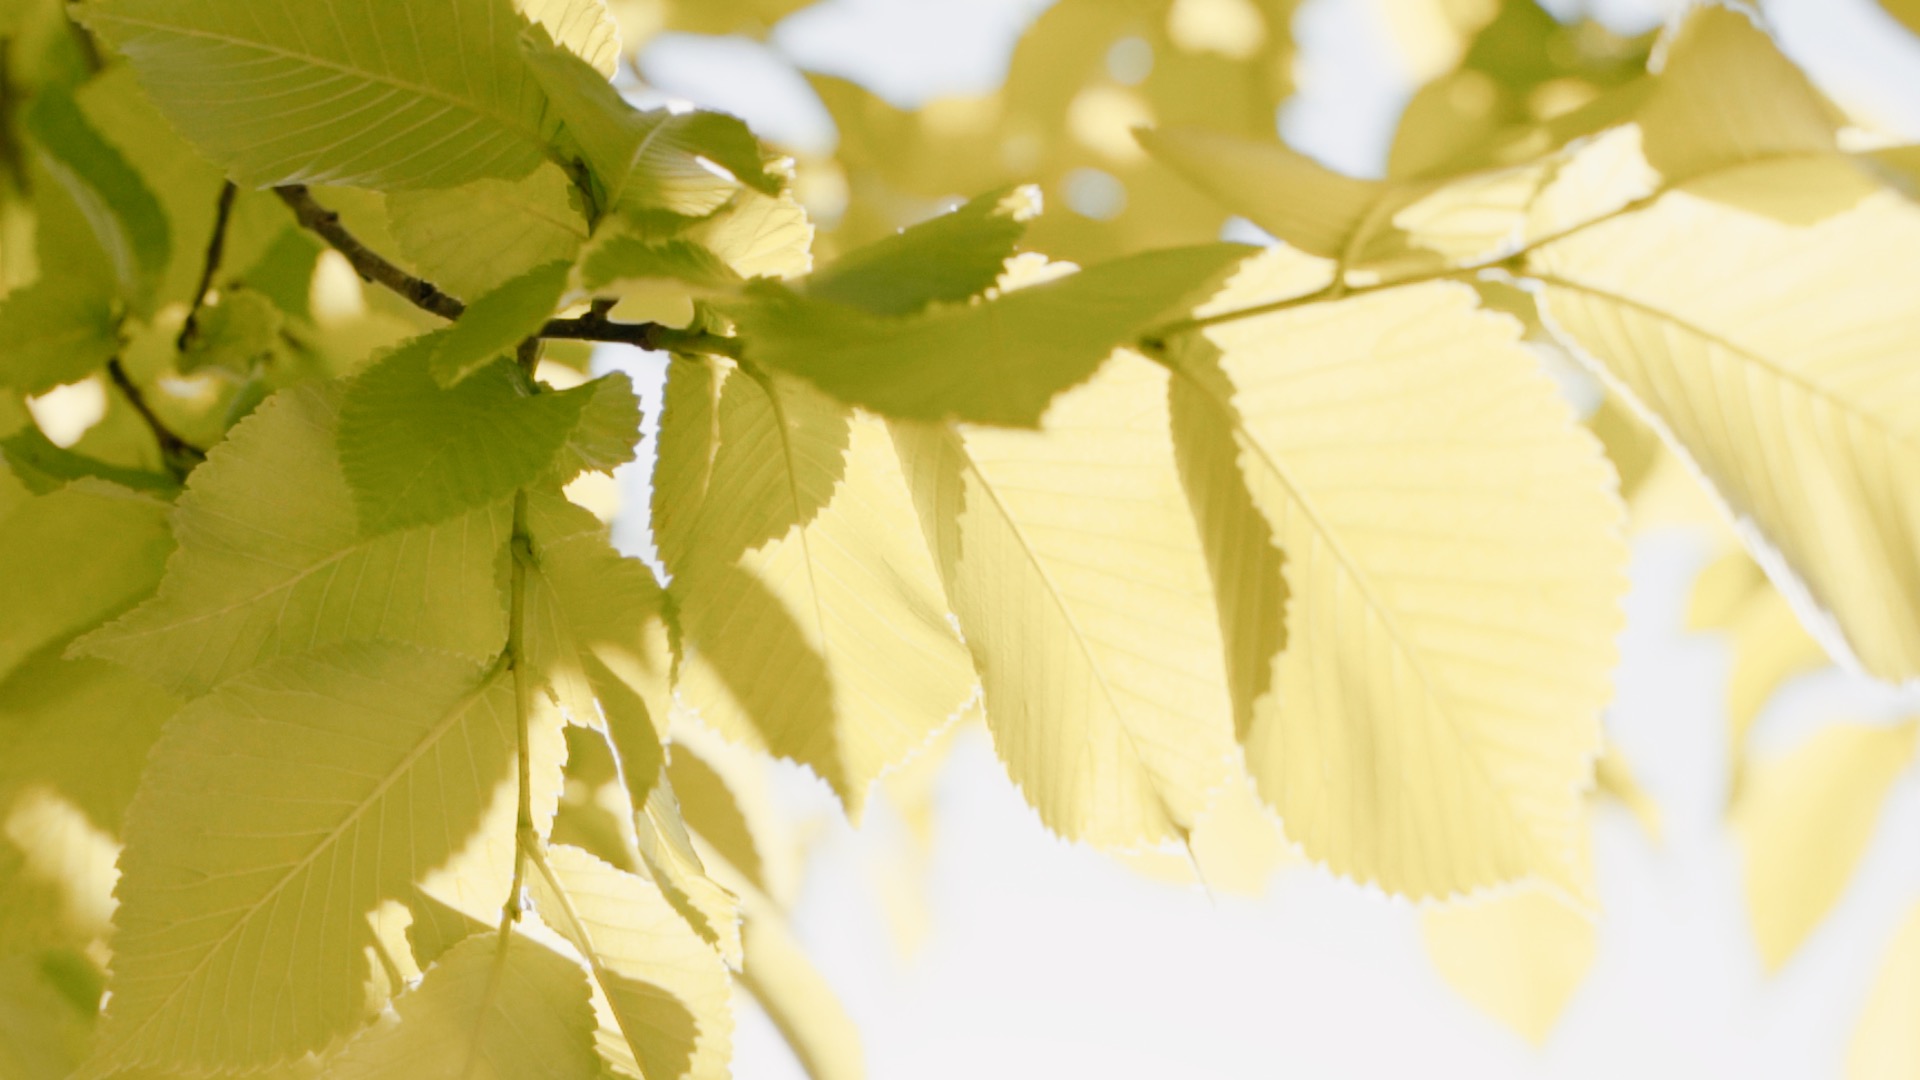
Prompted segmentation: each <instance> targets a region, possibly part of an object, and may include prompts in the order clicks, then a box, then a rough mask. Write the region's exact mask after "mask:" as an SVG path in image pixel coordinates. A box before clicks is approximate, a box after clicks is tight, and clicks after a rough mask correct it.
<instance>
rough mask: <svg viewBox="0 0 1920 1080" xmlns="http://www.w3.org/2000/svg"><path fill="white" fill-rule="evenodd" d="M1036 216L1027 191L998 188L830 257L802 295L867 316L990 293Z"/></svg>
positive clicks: (1034, 200) (1036, 202) (1034, 194)
mask: <svg viewBox="0 0 1920 1080" xmlns="http://www.w3.org/2000/svg"><path fill="white" fill-rule="evenodd" d="M1039 212H1040V193H1039V191H1038V190H1037V189H1035V188H1032V187H1020V188H1003V189H1001V190H999V191H995V192H991V193H989V194H986V195H982V196H980V197H979V198H976V199H974V200H972V201H971V202H968V203H966V204H965V205H963V206H961V207H959V208H958V209H956V210H953V211H951V212H949V213H945V214H940V215H938V216H936V217H932V218H929V219H927V220H926V221H923V222H921V223H920V224H918V225H915V226H913V227H912V228H909V229H903V230H902V231H900V232H898V233H895V234H894V235H892V236H889V237H887V238H886V239H884V240H880V241H878V242H876V243H872V244H868V245H867V246H865V247H863V248H859V249H857V250H854V251H851V252H849V253H847V254H846V255H843V256H841V257H840V258H839V259H836V260H835V261H834V262H833V264H832V265H831V266H828V267H827V268H826V269H824V270H821V271H820V272H819V273H816V274H814V275H813V276H812V277H809V278H808V279H807V280H806V282H805V284H804V285H803V286H802V290H803V291H804V292H805V293H806V295H807V296H809V297H811V298H813V299H815V300H824V301H826V302H828V303H833V304H841V305H844V306H846V307H851V308H858V309H860V310H862V311H865V312H868V313H870V314H874V315H885V316H901V315H912V314H914V313H915V312H917V311H921V310H923V309H925V308H926V307H927V306H928V305H929V304H935V303H943V302H944V303H957V302H960V301H964V300H967V299H969V298H971V297H974V296H977V295H979V294H980V293H983V292H985V291H987V290H988V289H989V288H992V287H993V285H994V283H995V282H996V281H998V280H999V278H1000V275H1001V273H1002V272H1003V271H1004V270H1005V269H1006V263H1007V260H1008V259H1009V258H1012V257H1013V253H1014V249H1015V246H1016V245H1017V244H1018V243H1019V242H1020V238H1021V237H1022V236H1023V235H1025V234H1026V231H1027V228H1026V223H1027V221H1028V220H1030V219H1031V218H1033V217H1034V216H1035V215H1036V214H1038V213H1039Z"/></svg>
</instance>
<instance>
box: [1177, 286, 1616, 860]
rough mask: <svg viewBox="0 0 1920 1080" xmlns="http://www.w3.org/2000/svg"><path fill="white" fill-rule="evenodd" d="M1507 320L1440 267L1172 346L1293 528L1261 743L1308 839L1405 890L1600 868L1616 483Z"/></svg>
mask: <svg viewBox="0 0 1920 1080" xmlns="http://www.w3.org/2000/svg"><path fill="white" fill-rule="evenodd" d="M1290 272H1292V271H1290V270H1289V268H1288V267H1287V265H1286V263H1285V262H1284V261H1282V262H1280V263H1278V264H1268V265H1267V267H1266V273H1267V274H1268V275H1277V276H1283V277H1284V276H1286V275H1287V274H1288V273H1290ZM1266 290H1267V286H1266V285H1265V283H1264V282H1263V281H1262V280H1261V279H1260V277H1258V276H1253V277H1252V279H1251V280H1249V281H1246V282H1242V283H1237V284H1236V286H1235V287H1234V288H1232V289H1230V290H1229V293H1228V295H1227V296H1224V297H1222V298H1220V299H1218V300H1216V301H1215V305H1216V306H1217V307H1221V308H1226V307H1229V306H1232V307H1237V306H1238V305H1239V303H1240V299H1241V298H1240V297H1238V296H1236V295H1234V294H1235V293H1237V292H1241V291H1246V292H1253V293H1262V292H1264V291H1266ZM1516 331H1517V328H1516V326H1515V325H1514V324H1513V323H1512V322H1511V320H1508V319H1505V318H1502V317H1498V316H1492V315H1487V314H1484V313H1479V312H1476V311H1475V310H1474V294H1473V292H1472V291H1471V290H1470V289H1467V288H1465V287H1463V286H1457V285H1451V284H1445V283H1436V284H1426V285H1416V286H1410V287H1407V288H1402V289H1391V290H1385V291H1382V292H1379V293H1375V294H1372V295H1368V296H1362V297H1355V298H1352V299H1349V300H1345V301H1341V302H1337V303H1323V304H1315V305H1311V306H1306V307H1300V308H1295V309H1293V310H1288V311H1281V312H1277V313H1273V314H1268V315H1264V316H1260V317H1256V318H1248V319H1242V320H1238V321H1233V322H1226V323H1222V324H1219V325H1217V326H1214V327H1212V328H1210V329H1208V330H1206V331H1205V337H1206V339H1207V340H1206V341H1200V340H1195V341H1194V342H1192V344H1191V347H1189V348H1187V349H1185V350H1183V352H1182V353H1181V355H1180V356H1179V358H1178V365H1179V370H1180V372H1181V377H1182V379H1183V380H1184V381H1186V382H1188V383H1189V384H1190V385H1191V386H1192V387H1193V389H1194V390H1196V391H1197V392H1199V393H1200V394H1202V395H1204V397H1205V399H1206V401H1205V404H1206V405H1207V406H1208V407H1209V408H1210V409H1211V411H1212V413H1213V416H1214V421H1213V423H1214V426H1215V427H1217V428H1220V429H1223V430H1229V431H1231V432H1232V433H1233V438H1234V440H1235V441H1236V442H1237V443H1238V445H1239V465H1240V469H1241V472H1242V473H1243V475H1244V477H1245V482H1246V484H1247V486H1248V488H1249V490H1250V491H1251V494H1252V497H1253V501H1254V503H1255V505H1257V506H1258V507H1259V508H1260V510H1261V511H1262V513H1263V514H1264V516H1265V518H1266V520H1267V522H1268V523H1269V524H1270V526H1271V528H1272V530H1273V537H1274V540H1275V541H1276V542H1277V543H1278V545H1279V547H1280V548H1281V550H1284V551H1285V552H1286V553H1287V561H1286V581H1287V585H1288V592H1289V594H1290V599H1289V601H1288V612H1287V637H1286V640H1287V648H1286V651H1285V652H1283V653H1281V654H1280V655H1279V658H1278V660H1277V661H1276V662H1275V667H1274V669H1273V675H1272V690H1271V692H1270V693H1269V694H1267V695H1266V696H1265V697H1263V698H1261V699H1260V700H1258V701H1257V702H1256V703H1255V712H1254V717H1253V722H1252V724H1251V727H1250V728H1249V730H1248V731H1247V733H1246V735H1245V736H1244V738H1243V741H1244V742H1245V744H1246V746H1247V751H1248V761H1249V765H1250V767H1251V769H1252V771H1253V774H1254V776H1255V778H1256V780H1257V781H1258V782H1259V785H1260V790H1261V792H1262V794H1263V795H1265V797H1266V798H1267V799H1268V800H1269V801H1270V802H1271V803H1272V804H1273V805H1274V806H1275V807H1276V808H1277V809H1278V810H1279V811H1280V817H1281V820H1282V822H1283V823H1284V824H1285V826H1286V830H1287V835H1288V836H1289V837H1290V838H1292V839H1293V840H1295V841H1296V842H1298V843H1300V844H1302V845H1303V846H1304V847H1305V849H1306V851H1307V853H1308V854H1309V855H1310V856H1312V857H1314V858H1316V859H1319V860H1322V861H1324V862H1326V863H1328V864H1329V865H1331V866H1332V867H1333V868H1334V869H1336V870H1337V871H1339V872H1341V873H1343V874H1348V875H1352V876H1354V877H1357V878H1360V879H1362V880H1366V881H1373V882H1377V883H1379V884H1381V885H1382V886H1383V887H1386V888H1389V889H1392V890H1394V891H1397V892H1403V893H1406V894H1409V895H1412V896H1418V897H1433V896H1446V895H1451V894H1455V893H1462V892H1467V891H1471V890H1474V889H1478V888H1483V887H1487V886H1490V885H1494V884H1497V883H1501V882H1507V881H1513V880H1517V879H1520V878H1525V877H1530V876H1533V877H1539V878H1542V879H1544V880H1545V881H1547V882H1550V883H1552V884H1554V885H1556V886H1559V887H1561V888H1563V889H1565V890H1566V891H1567V892H1568V893H1569V894H1571V895H1572V896H1573V897H1576V898H1583V897H1584V895H1585V893H1586V888H1587V886H1586V883H1585V878H1584V871H1583V870H1582V868H1581V861H1580V860H1579V859H1578V858H1577V853H1578V851H1579V848H1580V844H1581V836H1582V834H1583V829H1584V813H1583V807H1582V800H1581V791H1582V790H1583V789H1584V788H1585V787H1586V785H1587V783H1588V782H1589V780H1590V778H1591V775H1592V764H1593V759H1594V757H1595V756H1596V755H1597V753H1598V752H1599V749H1600V738H1599V736H1600V732H1599V723H1598V720H1599V713H1600V710H1601V708H1602V707H1603V706H1604V705H1605V703H1606V701H1607V698H1608V696H1609V693H1610V687H1609V684H1608V673H1609V671H1610V669H1611V667H1612V664H1613V660H1614V655H1615V653H1614V646H1613V638H1614V635H1615V633H1616V632H1617V631H1618V630H1619V628H1620V624H1621V610H1620V599H1621V595H1622V593H1623V592H1624V590H1625V584H1626V582H1625V573H1624V569H1625V561H1626V550H1625V545H1624V543H1623V542H1622V539H1621V536H1620V532H1621V529H1620V518H1621V507H1620V503H1619V500H1618V498H1617V497H1616V496H1615V495H1614V493H1613V490H1612V477H1611V470H1609V469H1608V467H1607V465H1606V463H1605V462H1604V460H1603V459H1602V458H1601V455H1600V451H1599V447H1598V446H1597V445H1596V444H1595V442H1594V440H1593V439H1592V437H1591V436H1590V435H1588V434H1587V433H1586V432H1585V431H1584V430H1582V429H1581V428H1579V427H1578V426H1577V425H1575V424H1574V422H1573V420H1572V417H1571V416H1570V415H1569V413H1568V410H1567V408H1566V406H1565V405H1564V403H1563V402H1562V401H1561V400H1560V398H1559V397H1558V395H1557V393H1556V391H1555V389H1554V387H1553V385H1552V384H1551V382H1550V381H1549V380H1548V379H1547V377H1546V376H1545V374H1544V373H1543V372H1542V371H1541V369H1540V367H1539V365H1538V363H1537V361H1535V360H1534V358H1533V357H1532V356H1531V355H1530V354H1529V353H1528V352H1526V350H1524V349H1522V348H1521V347H1520V346H1519V345H1518V343H1517V342H1516V341H1515V337H1516ZM1215 349H1217V350H1219V356H1218V358H1217V359H1216V357H1215V356H1213V355H1212V353H1213V351H1214V350H1215ZM1215 364H1217V365H1218V369H1217V370H1216V369H1215V368H1214V367H1213V365H1215ZM1222 374H1224V376H1225V378H1226V379H1229V380H1231V386H1230V387H1229V386H1228V385H1227V384H1226V383H1224V382H1222V381H1221V375H1222Z"/></svg>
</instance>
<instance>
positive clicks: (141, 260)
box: [26, 92, 172, 313]
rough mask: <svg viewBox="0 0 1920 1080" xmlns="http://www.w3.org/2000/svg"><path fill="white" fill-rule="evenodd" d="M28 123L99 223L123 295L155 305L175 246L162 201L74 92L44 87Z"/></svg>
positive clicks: (139, 304)
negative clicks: (95, 124)
mask: <svg viewBox="0 0 1920 1080" xmlns="http://www.w3.org/2000/svg"><path fill="white" fill-rule="evenodd" d="M26 126H27V130H28V131H30V132H32V133H33V136H34V138H35V139H36V140H37V141H38V142H39V144H40V147H41V149H43V150H45V151H46V155H47V156H46V166H47V170H48V171H49V172H51V173H52V174H53V175H54V177H56V178H57V179H58V180H59V181H60V183H61V185H62V186H64V187H65V188H66V189H67V193H68V194H69V195H71V196H72V197H73V200H74V202H75V203H76V204H77V205H78V206H79V207H80V212H81V213H82V214H84V215H85V216H86V219H87V222H88V224H90V225H91V226H93V233H94V236H95V237H96V238H97V239H98V240H99V241H100V247H101V248H102V249H103V250H104V251H105V252H106V253H107V258H108V261H109V262H110V263H111V264H112V266H113V273H114V278H115V280H116V281H117V282H118V283H119V287H120V295H121V297H122V298H123V299H125V300H126V302H127V304H128V306H130V307H132V308H133V309H134V310H136V311H140V312H143V313H145V312H148V311H151V310H152V303H153V299H154V293H155V290H156V289H157V288H158V287H159V284H160V278H161V277H162V275H164V274H165V273H166V271H167V260H168V258H169V256H170V255H171V253H172V239H171V237H170V235H169V231H168V225H167V214H166V211H165V210H164V209H162V208H161V206H160V201H159V200H158V199H156V198H154V196H153V192H152V191H151V190H149V189H148V188H147V185H146V182H145V181H144V180H142V179H141V178H140V174H139V173H137V172H135V171H134V170H133V166H131V165H129V164H127V159H126V158H124V157H122V156H121V154H120V151H118V150H116V149H114V148H113V146H112V145H111V144H110V143H108V142H107V141H106V140H105V139H104V138H102V137H101V136H100V133H99V132H97V131H95V130H94V129H93V125H92V124H90V123H89V122H88V121H87V118H86V115H85V114H84V113H82V112H81V111H80V108H79V106H77V105H75V104H74V102H73V99H72V98H69V97H67V96H65V95H63V94H59V93H53V92H44V93H41V94H40V95H39V96H37V97H36V98H34V102H33V106H32V108H30V109H28V110H27V115H26Z"/></svg>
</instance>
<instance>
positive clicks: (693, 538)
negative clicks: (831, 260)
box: [654, 362, 973, 813]
mask: <svg viewBox="0 0 1920 1080" xmlns="http://www.w3.org/2000/svg"><path fill="white" fill-rule="evenodd" d="M669 379H670V380H672V381H678V382H681V383H682V384H683V385H682V386H680V387H674V388H672V389H671V390H670V394H671V398H670V404H669V406H668V409H669V412H668V414H667V417H666V419H665V420H664V421H663V425H662V436H661V451H660V454H661V458H660V461H661V464H660V466H659V468H660V470H661V472H662V480H661V481H660V482H659V485H658V487H657V488H656V491H657V492H659V493H660V498H659V499H658V500H657V501H656V503H655V515H654V530H655V536H656V538H657V542H658V543H659V545H660V551H661V557H662V559H663V561H665V563H666V565H667V569H668V572H669V573H670V574H672V576H673V583H672V586H671V588H670V592H671V594H672V596H673V598H674V606H675V609H676V611H677V613H678V618H679V625H680V629H681V633H682V642H683V648H684V650H685V654H686V655H685V658H684V660H683V661H682V664H681V667H680V671H679V677H678V683H677V688H678V691H679V694H680V695H681V697H682V699H683V701H684V702H685V704H686V706H687V707H688V708H690V709H692V710H693V711H694V712H695V713H697V714H698V715H699V716H700V717H701V719H702V720H703V721H705V722H706V723H707V724H709V725H710V726H712V727H714V728H715V729H717V730H719V731H720V732H722V733H724V734H725V735H727V736H728V737H729V738H731V739H734V740H736V741H740V742H744V743H748V744H750V745H755V746H761V747H764V748H766V749H767V750H769V751H770V752H772V753H775V754H778V755H780V756H783V757H788V758H792V759H794V760H796V761H800V762H802V763H804V764H806V765H808V766H810V767H811V768H812V769H813V770H814V771H815V772H816V773H818V774H819V775H820V776H821V777H822V778H823V779H825V780H826V781H827V782H828V784H830V785H831V786H832V787H833V789H834V791H835V793H836V794H838V795H839V796H840V798H841V799H842V801H843V802H845V803H846V805H847V806H848V807H849V809H850V810H853V811H854V812H856V813H857V812H858V810H859V808H860V806H861V805H862V804H863V802H864V801H865V797H866V791H867V788H868V787H869V786H870V785H871V783H872V781H873V779H874V778H875V777H876V776H878V775H879V774H880V772H881V771H882V770H884V769H885V768H886V767H888V766H889V765H892V764H894V763H896V762H898V761H900V760H901V759H903V758H904V757H906V756H907V755H908V754H909V753H911V752H912V751H913V750H914V749H915V748H916V747H918V746H919V745H921V744H922V743H924V742H925V741H926V740H927V738H928V736H929V735H931V734H932V733H933V731H935V730H936V729H937V728H939V727H940V726H941V725H943V724H944V723H946V722H947V721H948V720H949V719H950V718H952V717H953V716H954V715H955V713H956V712H957V711H958V710H959V708H960V706H961V705H962V704H964V703H965V701H966V700H967V698H968V697H969V695H970V694H971V693H972V688H973V674H972V672H971V670H970V668H969V665H968V663H967V658H966V654H965V651H964V650H963V649H962V648H961V646H960V642H959V640H958V639H957V638H956V637H955V635H954V633H953V630H952V628H951V627H949V626H948V625H947V623H946V618H945V615H946V609H945V604H944V603H943V602H942V598H941V594H940V584H939V578H938V577H937V575H936V572H935V569H934V566H933V562H932V560H931V559H930V558H929V557H928V554H927V549H926V543H925V541H924V540H922V539H921V537H920V534H919V529H918V526H917V523H916V521H915V517H914V511H913V506H912V503H911V501H910V500H909V497H908V494H907V489H906V485H905V483H904V481H903V479H902V476H901V472H900V464H899V461H898V459H897V458H896V457H895V455H894V452H893V446H892V443H891V441H890V440H889V438H888V436H887V432H886V428H885V426H884V425H882V424H881V423H880V422H879V421H877V420H874V419H873V418H871V417H867V416H863V415H858V414H855V413H853V412H852V411H851V410H849V409H847V408H846V407H845V406H842V405H840V404H838V403H836V402H834V401H832V400H831V399H829V398H827V397H826V396H825V395H823V394H821V393H820V392H819V391H817V390H814V389H813V388H812V387H809V386H807V385H805V384H804V383H801V382H799V381H798V380H796V379H793V378H791V377H789V376H785V375H780V374H772V375H767V376H756V375H755V374H753V373H743V372H739V371H737V370H728V369H715V368H711V367H708V366H706V365H704V364H701V363H699V362H683V363H678V364H676V365H675V366H674V369H673V371H672V373H671V374H670V376H669ZM709 380H711V383H709ZM709 398H712V399H713V402H714V404H713V407H712V413H711V417H709V415H708V413H709V409H708V408H707V407H706V404H707V400H708V399H709ZM683 404H684V405H685V406H686V407H685V408H681V407H677V406H681V405H683ZM694 477H699V478H700V479H699V482H698V487H697V488H694V487H693V486H692V485H690V484H689V483H688V481H689V480H690V479H692V478H694Z"/></svg>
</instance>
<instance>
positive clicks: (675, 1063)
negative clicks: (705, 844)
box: [532, 846, 733, 1080]
mask: <svg viewBox="0 0 1920 1080" xmlns="http://www.w3.org/2000/svg"><path fill="white" fill-rule="evenodd" d="M545 860H546V861H545V865H543V866H542V867H541V873H540V874H539V875H538V876H536V877H535V878H534V880H533V882H532V892H533V897H534V904H535V906H536V907H537V908H538V909H539V911H540V913H541V918H542V919H543V920H545V921H546V922H547V924H548V925H550V926H552V927H553V928H554V929H555V930H557V931H559V932H560V934H561V936H563V937H565V938H566V939H567V941H568V943H570V944H571V945H572V946H573V947H574V948H575V949H576V950H577V951H578V952H579V953H580V955H581V956H583V957H585V958H586V961H587V968H588V971H589V972H591V974H592V978H593V981H594V984H595V985H596V987H597V988H598V989H599V991H600V992H601V994H603V995H604V997H605V1000H606V1002H607V1006H608V1011H609V1012H611V1014H612V1016H613V1018H614V1020H615V1026H614V1028H613V1030H611V1031H609V1030H607V1029H606V1028H605V1027H604V1026H603V1027H602V1029H601V1031H600V1034H599V1038H598V1040H597V1041H598V1043H599V1046H600V1053H601V1055H602V1057H603V1058H605V1060H606V1061H607V1063H608V1064H609V1065H610V1066H612V1068H613V1069H614V1071H615V1072H617V1073H619V1074H620V1075H623V1076H631V1077H648V1078H651V1077H669V1078H680V1080H726V1077H728V1076H729V1075H730V1074H729V1072H728V1069H727V1059H728V1056H729V1053H730V1050H731V1043H732V1036H733V1009H732V986H731V983H730V981H729V979H728V977H727V969H726V966H725V965H724V964H722V963H721V962H720V957H719V956H718V955H716V954H715V953H714V951H713V950H712V949H710V948H708V947H707V944H706V943H705V942H703V941H701V940H700V938H699V937H698V936H697V935H696V934H694V932H693V930H692V929H691V928H690V927H688V926H687V924H686V923H685V922H683V921H682V920H681V918H680V915H679V914H678V913H677V912H676V911H674V909H673V907H672V905H670V904H669V903H668V902H667V899H666V897H665V896H663V895H662V894H661V891H660V889H659V888H658V887H657V886H656V885H655V884H654V883H653V882H651V881H648V880H647V879H646V878H643V877H639V876H637V875H634V874H629V873H626V872H625V871H622V870H618V869H615V868H614V867H612V866H609V865H607V864H606V863H604V862H601V861H600V860H599V859H596V858H594V857H593V856H592V855H589V854H587V853H586V852H584V851H581V850H579V849H578V848H572V847H566V846H556V847H553V848H550V849H549V850H548V851H547V852H546V855H545Z"/></svg>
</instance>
